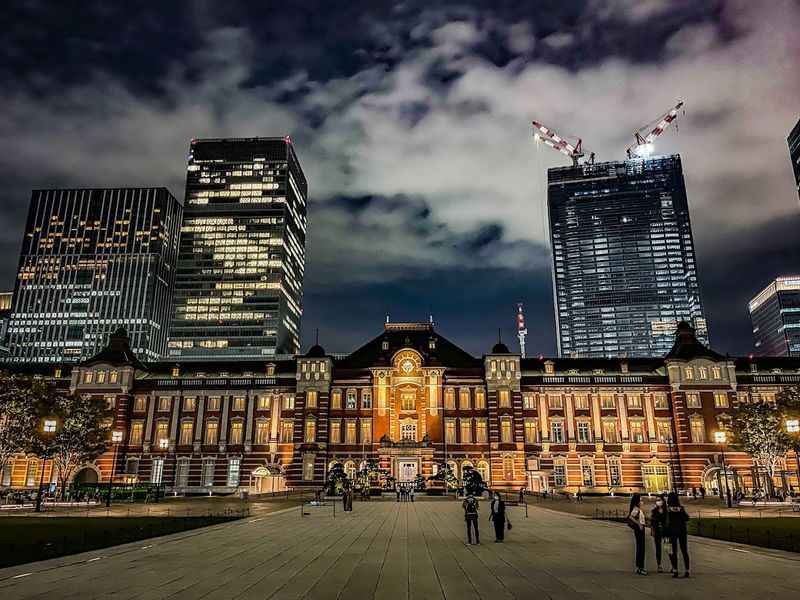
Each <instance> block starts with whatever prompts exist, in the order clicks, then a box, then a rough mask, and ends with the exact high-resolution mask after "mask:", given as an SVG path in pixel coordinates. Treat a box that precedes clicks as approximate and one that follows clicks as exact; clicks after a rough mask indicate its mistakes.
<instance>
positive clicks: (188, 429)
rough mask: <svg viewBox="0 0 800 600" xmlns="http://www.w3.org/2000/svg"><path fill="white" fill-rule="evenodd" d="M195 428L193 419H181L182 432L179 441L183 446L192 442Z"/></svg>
mask: <svg viewBox="0 0 800 600" xmlns="http://www.w3.org/2000/svg"><path fill="white" fill-rule="evenodd" d="M193 429H194V428H193V426H192V422H191V421H181V433H180V438H179V441H178V443H179V444H180V445H181V446H189V445H190V444H191V443H192V431H193Z"/></svg>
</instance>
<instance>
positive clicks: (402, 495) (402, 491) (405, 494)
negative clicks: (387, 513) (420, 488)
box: [395, 485, 414, 502]
mask: <svg viewBox="0 0 800 600" xmlns="http://www.w3.org/2000/svg"><path fill="white" fill-rule="evenodd" d="M395 492H396V493H397V501H398V502H413V501H414V488H413V487H407V486H404V485H398V486H397V487H396V488H395Z"/></svg>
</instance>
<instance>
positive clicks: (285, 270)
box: [168, 138, 308, 360]
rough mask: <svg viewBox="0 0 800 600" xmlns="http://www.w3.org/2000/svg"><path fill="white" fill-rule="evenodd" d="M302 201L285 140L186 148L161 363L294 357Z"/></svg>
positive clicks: (196, 143)
mask: <svg viewBox="0 0 800 600" xmlns="http://www.w3.org/2000/svg"><path fill="white" fill-rule="evenodd" d="M307 192H308V186H307V183H306V178H305V176H304V175H303V170H302V169H301V167H300V163H299V161H298V159H297V155H296V154H295V151H294V147H293V146H292V143H291V140H290V139H289V138H237V139H202V140H193V141H192V143H191V147H190V150H189V157H188V166H187V175H186V198H185V202H184V219H183V227H182V228H181V241H180V252H179V256H178V270H177V276H176V280H175V308H174V318H173V321H172V327H171V330H170V339H169V354H168V356H169V357H174V358H181V359H182V360H186V359H200V358H209V357H215V358H221V359H234V360H238V359H259V358H267V357H272V356H276V355H286V354H294V353H296V352H298V351H299V349H300V317H301V315H302V304H303V273H304V270H305V245H306V195H307Z"/></svg>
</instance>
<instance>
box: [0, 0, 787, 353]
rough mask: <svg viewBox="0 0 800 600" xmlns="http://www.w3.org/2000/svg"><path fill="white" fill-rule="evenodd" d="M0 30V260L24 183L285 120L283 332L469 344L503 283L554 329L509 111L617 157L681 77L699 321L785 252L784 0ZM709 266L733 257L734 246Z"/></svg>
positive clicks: (445, 7)
mask: <svg viewBox="0 0 800 600" xmlns="http://www.w3.org/2000/svg"><path fill="white" fill-rule="evenodd" d="M6 14H7V16H8V17H9V19H7V20H8V23H9V25H8V27H7V29H6V31H5V33H6V35H5V36H4V38H3V39H2V40H0V51H2V52H3V54H4V57H6V60H5V61H4V62H3V64H2V65H0V83H4V84H5V85H3V86H2V87H0V103H1V104H2V106H3V108H4V110H3V111H2V112H0V140H2V141H3V142H4V146H5V148H7V149H9V150H8V151H7V152H5V153H4V155H3V156H0V168H2V170H3V172H4V173H5V174H6V175H7V176H6V179H5V181H4V188H3V191H2V192H0V202H2V206H3V209H2V211H3V213H2V214H3V219H4V223H5V225H6V226H5V227H4V228H3V229H2V230H1V231H0V252H3V253H4V255H5V256H6V257H8V258H7V260H5V261H0V281H4V282H5V284H3V285H4V286H5V287H10V286H11V285H12V283H13V276H14V271H15V269H16V255H17V253H18V249H19V245H20V240H21V235H22V226H23V223H24V216H25V212H26V209H27V202H28V198H29V196H30V189H31V188H34V187H48V186H88V185H93V186H102V185H167V186H168V187H169V188H170V189H171V190H172V191H173V193H175V194H176V195H178V196H181V195H182V194H183V185H184V177H185V173H184V165H185V163H184V161H183V159H184V156H185V153H186V149H187V146H188V141H189V140H190V139H191V138H192V137H205V136H253V135H276V134H284V133H290V134H291V135H292V137H293V139H294V140H295V145H296V148H297V150H298V154H299V156H300V160H301V162H302V164H303V166H304V169H305V171H306V174H307V175H308V178H309V181H310V193H311V200H312V203H311V210H310V215H309V217H310V229H309V241H308V267H307V272H306V282H305V289H306V305H305V317H304V330H305V333H304V335H305V339H306V340H307V341H308V340H309V339H310V336H311V335H313V329H314V328H315V327H316V326H319V327H320V328H321V330H322V331H323V332H325V331H327V332H328V334H326V335H327V336H328V339H330V340H331V343H330V344H327V345H328V346H330V347H331V349H336V350H346V349H347V348H349V347H352V346H353V345H355V344H357V343H358V342H359V341H361V340H362V339H363V337H364V336H368V335H371V334H372V333H373V332H374V331H375V330H376V329H378V328H379V327H380V322H381V321H382V320H383V317H384V314H385V312H386V311H390V312H391V313H392V314H393V315H397V318H414V319H418V318H422V317H424V316H425V315H427V314H428V313H429V312H431V311H432V312H434V314H435V316H436V317H437V320H438V321H439V322H440V324H441V326H442V327H443V328H445V331H446V332H450V333H451V334H452V337H454V338H455V339H456V340H457V341H464V343H465V344H467V345H468V347H469V348H470V350H472V351H474V352H481V351H482V349H485V348H486V346H487V345H490V342H491V341H492V340H493V339H494V333H493V332H494V330H495V329H496V327H497V326H498V325H500V326H505V327H506V328H507V329H508V330H509V332H510V331H511V326H512V325H513V319H514V305H515V303H516V302H517V301H524V302H526V305H527V306H528V307H529V309H528V321H529V329H531V330H532V332H534V333H533V334H532V338H533V339H535V340H536V342H535V343H534V344H532V346H531V347H534V348H541V349H542V350H541V351H543V352H552V350H553V347H554V337H555V336H554V330H553V323H552V312H553V311H552V302H551V296H550V274H549V255H548V251H547V228H546V217H545V209H544V206H545V177H546V169H547V168H548V167H550V166H555V165H560V164H563V163H564V161H563V160H562V159H563V157H562V156H560V155H558V154H556V153H553V152H551V151H550V150H548V149H546V148H537V146H536V145H535V144H534V143H533V142H532V140H531V137H530V130H529V123H530V120H531V119H533V118H536V119H539V120H542V121H544V122H545V123H547V124H549V125H552V126H553V127H556V128H557V129H558V130H559V131H560V132H561V133H563V134H577V135H580V136H581V137H583V138H584V141H585V144H586V145H587V147H589V148H590V149H591V150H594V151H597V153H598V158H599V159H600V160H612V159H619V158H622V156H623V151H624V148H625V147H626V146H627V145H628V144H629V143H630V141H631V139H632V138H631V135H630V132H631V131H633V130H634V129H635V128H637V127H639V126H640V125H643V124H644V123H647V122H648V121H650V120H651V119H653V118H655V117H656V116H658V115H659V114H661V113H662V112H663V111H665V110H666V109H667V108H668V107H669V106H670V105H671V104H672V103H673V102H675V101H676V100H677V99H678V98H683V99H685V100H686V102H687V114H686V116H685V117H684V116H683V115H682V116H681V117H680V119H679V121H678V123H679V131H678V132H677V133H676V132H675V131H672V132H670V133H669V134H668V135H667V136H664V138H663V139H662V140H660V141H659V144H658V151H659V152H665V153H666V152H680V153H681V155H682V157H683V162H684V171H685V176H686V182H687V190H688V194H689V201H690V206H691V210H692V221H693V226H694V233H695V241H696V244H697V248H698V259H699V263H700V265H699V266H700V277H701V283H702V284H703V291H704V295H705V305H706V309H707V312H708V316H709V320H710V322H711V333H712V338H713V339H714V341H715V345H717V346H718V347H719V349H720V350H722V351H730V352H736V353H743V352H747V351H748V349H749V347H750V344H751V340H750V334H749V324H748V320H747V315H746V310H745V308H744V305H745V303H746V300H747V299H748V298H749V296H750V295H751V294H752V293H754V292H755V291H757V290H758V289H760V287H761V286H763V284H764V283H765V282H766V281H767V280H768V279H770V278H772V277H774V276H776V275H779V274H783V273H785V272H789V271H795V272H796V271H797V268H796V267H795V266H794V265H796V263H797V240H796V231H797V224H798V223H797V219H798V210H797V209H798V204H797V197H796V193H795V191H794V189H793V185H792V175H791V171H790V166H789V161H788V157H787V148H786V142H785V138H786V134H787V132H788V131H789V129H790V128H791V126H792V125H793V123H794V122H795V121H796V120H797V118H798V116H800V115H798V112H797V104H796V102H797V98H798V97H800V75H799V74H798V73H800V70H798V68H797V60H798V56H800V39H799V38H798V36H797V35H796V32H797V31H798V29H800V7H798V5H797V4H796V3H795V2H791V1H789V0H775V1H774V2H770V3H751V2H746V1H744V0H729V1H725V0H697V1H693V2H683V1H669V0H584V1H573V2H565V1H563V0H542V1H540V2H535V3H522V2H511V1H510V0H509V1H500V2H498V1H497V0H494V1H491V2H490V1H488V0H487V1H485V2H484V1H476V2H440V3H436V4H435V5H434V6H433V7H432V6H431V3H429V2H423V1H421V0H420V1H417V0H408V1H406V2H401V3H389V2H386V3H382V2H373V1H361V0H358V1H353V2H348V3H337V4H336V5H333V4H331V3H328V2H304V3H301V4H297V3H295V4H292V5H291V6H289V5H287V4H286V3H279V2H259V3H235V2H226V3H218V2H203V1H198V2H175V3H167V5H165V6H161V5H155V4H152V3H146V2H141V3H137V2H131V3H124V4H115V3H107V2H105V3H99V2H83V3H79V4H75V3H44V2H42V3H30V2H25V3H22V2H20V3H12V4H11V5H10V6H9V7H7V10H6ZM732 265H737V267H736V268H734V267H732Z"/></svg>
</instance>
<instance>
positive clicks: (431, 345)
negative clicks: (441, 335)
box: [428, 338, 436, 350]
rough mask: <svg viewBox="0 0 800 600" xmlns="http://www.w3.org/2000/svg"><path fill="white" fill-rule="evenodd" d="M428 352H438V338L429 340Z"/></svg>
mask: <svg viewBox="0 0 800 600" xmlns="http://www.w3.org/2000/svg"><path fill="white" fill-rule="evenodd" d="M428 350H436V338H431V339H429V340H428Z"/></svg>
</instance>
